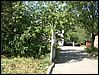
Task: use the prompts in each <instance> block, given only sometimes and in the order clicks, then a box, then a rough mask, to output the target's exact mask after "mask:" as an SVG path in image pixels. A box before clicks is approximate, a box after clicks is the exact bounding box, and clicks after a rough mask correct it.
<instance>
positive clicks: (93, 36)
mask: <svg viewBox="0 0 99 75" xmlns="http://www.w3.org/2000/svg"><path fill="white" fill-rule="evenodd" d="M94 39H95V35H94V33H93V32H92V41H91V42H92V43H91V47H93V46H94Z"/></svg>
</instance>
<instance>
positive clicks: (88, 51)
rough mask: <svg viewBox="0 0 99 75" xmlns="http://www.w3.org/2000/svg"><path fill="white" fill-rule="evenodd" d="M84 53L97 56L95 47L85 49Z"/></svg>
mask: <svg viewBox="0 0 99 75" xmlns="http://www.w3.org/2000/svg"><path fill="white" fill-rule="evenodd" d="M85 51H86V52H87V53H89V54H92V55H95V56H97V55H98V49H97V48H96V47H90V48H85Z"/></svg>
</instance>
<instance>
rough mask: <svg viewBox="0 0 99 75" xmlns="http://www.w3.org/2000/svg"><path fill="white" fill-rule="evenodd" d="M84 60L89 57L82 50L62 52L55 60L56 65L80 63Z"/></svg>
mask: <svg viewBox="0 0 99 75" xmlns="http://www.w3.org/2000/svg"><path fill="white" fill-rule="evenodd" d="M84 58H90V57H88V55H87V54H86V53H85V52H84V51H82V50H73V49H72V50H62V51H61V52H60V53H59V55H58V58H57V59H56V64H58V63H72V62H77V61H82V60H83V59H84Z"/></svg>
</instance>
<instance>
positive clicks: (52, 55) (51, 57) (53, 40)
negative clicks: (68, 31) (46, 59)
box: [50, 29, 55, 62]
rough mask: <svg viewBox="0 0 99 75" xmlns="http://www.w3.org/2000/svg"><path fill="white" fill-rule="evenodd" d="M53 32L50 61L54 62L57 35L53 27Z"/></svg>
mask: <svg viewBox="0 0 99 75" xmlns="http://www.w3.org/2000/svg"><path fill="white" fill-rule="evenodd" d="M51 32H52V37H51V52H50V61H51V62H52V61H53V60H54V58H55V48H54V44H55V35H54V31H53V29H51Z"/></svg>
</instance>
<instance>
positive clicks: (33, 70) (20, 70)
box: [1, 54, 51, 74]
mask: <svg viewBox="0 0 99 75" xmlns="http://www.w3.org/2000/svg"><path fill="white" fill-rule="evenodd" d="M49 60H50V58H49V54H46V55H45V56H42V57H41V58H40V59H33V58H32V57H30V58H25V57H22V58H20V57H14V58H7V57H4V56H1V74H46V71H47V69H48V67H49V66H50V65H51V62H50V61H49Z"/></svg>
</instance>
